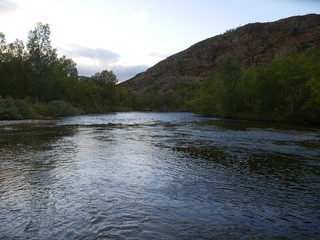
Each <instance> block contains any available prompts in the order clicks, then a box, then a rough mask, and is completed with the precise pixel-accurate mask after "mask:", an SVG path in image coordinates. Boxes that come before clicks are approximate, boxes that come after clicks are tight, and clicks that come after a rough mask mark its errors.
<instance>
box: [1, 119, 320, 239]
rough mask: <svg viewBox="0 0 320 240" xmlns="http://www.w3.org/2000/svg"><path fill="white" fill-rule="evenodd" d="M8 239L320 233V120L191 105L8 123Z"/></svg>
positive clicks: (4, 170)
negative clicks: (220, 115)
mask: <svg viewBox="0 0 320 240" xmlns="http://www.w3.org/2000/svg"><path fill="white" fill-rule="evenodd" d="M0 171H1V173H0V239H320V131H319V130H317V129H311V128H302V127H297V126H288V125H283V124H271V123H254V122H245V121H230V120H221V119H214V118H204V117H201V116H199V115H195V114H190V113H117V114H108V115H94V116H77V117H70V118H63V119H60V120H56V121H49V122H42V123H38V124H20V125H5V126H4V125H3V126H0Z"/></svg>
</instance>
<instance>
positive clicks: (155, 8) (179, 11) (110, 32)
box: [0, 0, 320, 81]
mask: <svg viewBox="0 0 320 240" xmlns="http://www.w3.org/2000/svg"><path fill="white" fill-rule="evenodd" d="M309 13H318V14H319V13H320V0H0V32H3V33H4V34H5V35H6V39H7V42H13V41H14V39H16V38H18V39H21V40H24V42H26V41H27V36H28V32H29V31H30V30H32V29H34V28H35V26H36V23H37V22H42V23H48V24H49V25H50V28H51V40H52V46H53V47H54V48H57V49H58V51H59V54H61V55H62V54H64V55H66V56H67V57H69V58H72V59H73V60H74V61H75V62H76V63H77V67H78V71H79V74H80V75H86V76H91V75H93V74H94V73H96V72H101V71H102V70H105V69H107V70H113V71H114V72H115V73H116V75H117V77H118V79H119V80H120V81H123V80H126V79H128V78H130V77H132V76H134V75H135V74H137V73H139V72H141V71H144V70H146V69H147V68H148V67H150V66H153V65H154V64H156V63H157V62H159V61H161V60H162V59H164V58H166V57H168V56H170V55H172V54H174V53H177V52H180V51H182V50H184V49H186V48H188V47H189V46H191V45H193V44H195V43H197V42H199V41H201V40H204V39H206V38H209V37H212V36H215V35H217V34H221V33H224V32H225V31H226V30H228V29H231V28H236V27H239V26H243V25H245V24H247V23H252V22H269V21H275V20H278V19H281V18H285V17H290V16H294V15H304V14H309Z"/></svg>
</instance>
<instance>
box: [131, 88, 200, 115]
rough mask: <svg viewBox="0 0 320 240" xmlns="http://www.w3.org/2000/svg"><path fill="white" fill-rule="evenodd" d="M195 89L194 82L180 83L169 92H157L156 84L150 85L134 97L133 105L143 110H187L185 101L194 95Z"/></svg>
mask: <svg viewBox="0 0 320 240" xmlns="http://www.w3.org/2000/svg"><path fill="white" fill-rule="evenodd" d="M196 89H197V85H194V84H180V85H177V86H175V87H174V89H173V90H172V91H171V92H167V93H159V92H158V86H151V87H150V90H149V91H147V92H146V93H144V94H142V95H140V96H137V97H136V98H135V102H134V107H135V109H136V110H144V111H188V110H189V108H188V105H187V102H188V101H190V100H191V99H193V98H194V97H195V93H196Z"/></svg>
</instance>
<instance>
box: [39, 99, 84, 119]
mask: <svg viewBox="0 0 320 240" xmlns="http://www.w3.org/2000/svg"><path fill="white" fill-rule="evenodd" d="M36 108H37V112H39V113H40V114H41V115H42V116H45V117H64V116H72V115H78V114H81V113H82V110H81V109H79V108H75V107H73V106H72V105H71V103H69V102H66V101H62V100H55V101H52V102H49V103H48V104H38V106H36Z"/></svg>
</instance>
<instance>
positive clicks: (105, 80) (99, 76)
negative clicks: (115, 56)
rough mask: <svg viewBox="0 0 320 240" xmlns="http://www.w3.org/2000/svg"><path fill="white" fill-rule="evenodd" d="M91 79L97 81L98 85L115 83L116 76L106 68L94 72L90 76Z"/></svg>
mask: <svg viewBox="0 0 320 240" xmlns="http://www.w3.org/2000/svg"><path fill="white" fill-rule="evenodd" d="M92 79H93V80H95V81H97V82H98V84H99V85H106V84H111V85H115V84H116V83H117V82H118V79H117V76H116V75H115V74H114V73H113V72H112V71H108V70H104V71H102V72H101V73H99V72H98V73H96V74H95V75H93V76H92Z"/></svg>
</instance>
